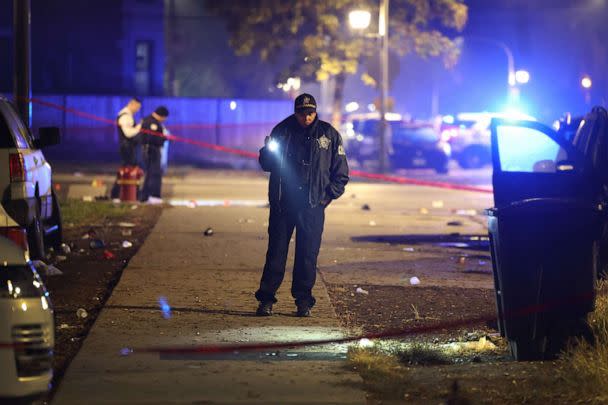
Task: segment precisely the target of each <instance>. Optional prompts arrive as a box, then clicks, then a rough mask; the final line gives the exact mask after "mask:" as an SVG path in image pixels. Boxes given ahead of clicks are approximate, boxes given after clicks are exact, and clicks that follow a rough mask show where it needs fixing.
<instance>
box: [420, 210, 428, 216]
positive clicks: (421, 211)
mask: <svg viewBox="0 0 608 405" xmlns="http://www.w3.org/2000/svg"><path fill="white" fill-rule="evenodd" d="M420 213H421V214H425V215H426V214H428V213H429V210H428V209H426V208H420Z"/></svg>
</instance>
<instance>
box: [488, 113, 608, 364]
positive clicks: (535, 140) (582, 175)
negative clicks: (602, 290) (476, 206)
mask: <svg viewBox="0 0 608 405" xmlns="http://www.w3.org/2000/svg"><path fill="white" fill-rule="evenodd" d="M491 132H492V135H491V136H492V140H491V142H492V160H493V175H492V183H493V188H494V208H492V209H490V210H488V214H489V216H488V229H489V233H490V245H491V254H492V262H493V272H494V282H495V287H496V288H495V290H496V303H497V312H498V325H499V329H500V332H501V334H502V336H504V337H505V338H506V339H507V340H508V341H509V346H510V348H511V352H512V354H513V356H514V357H515V358H516V359H518V360H534V359H542V358H551V357H554V356H555V355H556V354H557V353H559V351H560V350H562V349H563V348H564V347H565V345H566V343H567V340H568V338H570V337H572V336H584V337H590V331H589V328H588V324H587V323H586V318H587V314H588V313H589V312H590V311H592V310H593V307H594V302H595V283H596V280H597V277H598V274H599V273H601V272H602V270H605V269H606V267H607V266H606V263H607V262H608V229H607V228H608V227H607V224H608V217H607V216H606V210H607V209H608V192H607V191H606V190H608V188H607V187H608V177H607V176H606V173H608V156H607V155H608V150H606V143H607V141H608V112H607V111H606V110H605V109H603V108H599V107H598V108H594V109H593V110H592V111H591V112H590V113H589V114H587V115H586V116H585V117H584V119H583V120H581V121H580V123H579V125H578V126H577V129H576V130H575V131H574V132H573V135H572V134H571V131H565V130H564V129H563V128H562V131H561V132H560V131H556V130H555V129H552V128H549V127H547V126H545V125H542V124H540V123H537V122H532V121H513V120H493V122H492V126H491ZM568 138H569V139H568Z"/></svg>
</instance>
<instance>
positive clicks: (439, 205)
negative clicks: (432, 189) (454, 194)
mask: <svg viewBox="0 0 608 405" xmlns="http://www.w3.org/2000/svg"><path fill="white" fill-rule="evenodd" d="M431 205H432V206H433V208H443V201H441V200H437V201H433V202H432V203H431Z"/></svg>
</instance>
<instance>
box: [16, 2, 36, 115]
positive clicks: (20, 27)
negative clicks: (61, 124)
mask: <svg viewBox="0 0 608 405" xmlns="http://www.w3.org/2000/svg"><path fill="white" fill-rule="evenodd" d="M30 22H31V13H30V0H13V97H14V100H15V104H16V105H17V110H18V112H19V115H20V116H21V118H22V119H23V122H25V124H26V125H27V126H28V127H31V126H32V102H31V99H32V89H31V77H32V71H31V63H30V59H31V51H30V43H31V41H30V38H31V36H30Z"/></svg>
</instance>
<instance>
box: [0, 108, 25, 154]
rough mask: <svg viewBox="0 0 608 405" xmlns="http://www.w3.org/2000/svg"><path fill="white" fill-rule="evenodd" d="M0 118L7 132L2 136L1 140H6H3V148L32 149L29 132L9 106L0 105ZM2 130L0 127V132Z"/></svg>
mask: <svg viewBox="0 0 608 405" xmlns="http://www.w3.org/2000/svg"><path fill="white" fill-rule="evenodd" d="M0 116H1V118H0V120H2V121H4V125H5V128H4V130H5V131H6V132H7V133H5V134H4V135H3V138H7V139H5V140H3V142H5V141H6V146H4V147H17V148H18V149H29V148H32V142H31V137H30V133H29V130H28V129H27V127H26V126H25V125H23V122H22V121H21V118H19V116H18V115H17V113H16V112H15V110H14V109H13V107H12V106H11V105H10V104H7V103H0ZM2 129H3V128H2V127H1V126H0V130H2ZM11 138H12V142H11Z"/></svg>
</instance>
